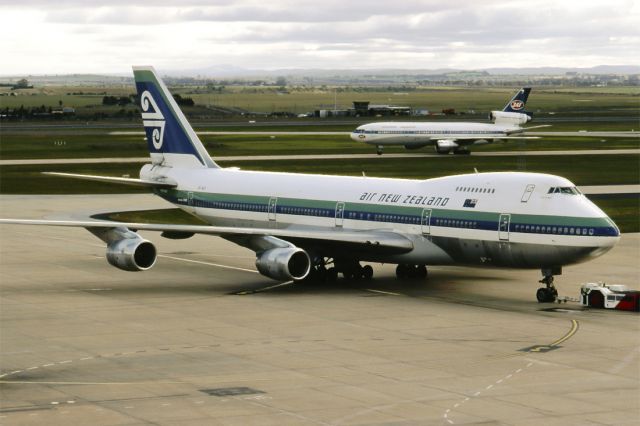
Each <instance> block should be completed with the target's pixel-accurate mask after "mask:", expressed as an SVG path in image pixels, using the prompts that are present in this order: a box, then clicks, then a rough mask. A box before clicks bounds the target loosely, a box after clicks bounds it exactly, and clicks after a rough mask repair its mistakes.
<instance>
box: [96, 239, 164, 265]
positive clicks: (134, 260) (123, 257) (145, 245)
mask: <svg viewBox="0 0 640 426" xmlns="http://www.w3.org/2000/svg"><path fill="white" fill-rule="evenodd" d="M135 235H136V237H134V238H123V239H119V240H115V241H113V242H111V243H110V244H109V245H108V246H107V261H109V263H110V264H111V265H113V266H115V267H116V268H119V269H122V270H124V271H134V272H135V271H146V270H147V269H150V268H151V267H152V266H153V265H154V264H155V263H156V258H157V252H156V247H155V246H154V245H153V244H152V243H151V242H149V241H147V240H145V239H143V238H142V237H140V236H139V235H137V234H135Z"/></svg>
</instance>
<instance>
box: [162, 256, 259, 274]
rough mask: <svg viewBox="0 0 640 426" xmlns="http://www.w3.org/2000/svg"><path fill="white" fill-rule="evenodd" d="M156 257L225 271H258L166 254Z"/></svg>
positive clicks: (255, 272)
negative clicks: (224, 269)
mask: <svg viewBox="0 0 640 426" xmlns="http://www.w3.org/2000/svg"><path fill="white" fill-rule="evenodd" d="M158 257H164V258H167V259H172V260H178V261H181V262H189V263H197V264H199V265H207V266H215V267H217V268H226V269H233V270H236V271H243V272H251V273H254V274H257V273H258V271H256V270H254V269H246V268H240V267H237V266H229V265H221V264H219V263H211V262H203V261H201V260H191V259H184V258H182V257H175V256H167V255H166V254H159V255H158Z"/></svg>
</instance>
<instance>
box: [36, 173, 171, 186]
mask: <svg viewBox="0 0 640 426" xmlns="http://www.w3.org/2000/svg"><path fill="white" fill-rule="evenodd" d="M42 174H43V175H49V176H58V177H66V178H74V179H83V180H93V181H96V182H107V183H119V184H122V185H131V186H142V187H145V188H175V187H176V186H178V184H177V183H175V182H172V181H171V182H170V181H169V180H168V179H167V180H161V181H155V180H142V179H133V178H125V177H113V176H96V175H81V174H76V173H59V172H42Z"/></svg>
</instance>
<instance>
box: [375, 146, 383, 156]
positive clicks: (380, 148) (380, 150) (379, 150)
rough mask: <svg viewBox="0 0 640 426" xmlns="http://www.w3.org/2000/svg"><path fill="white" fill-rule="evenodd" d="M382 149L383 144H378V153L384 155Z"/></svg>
mask: <svg viewBox="0 0 640 426" xmlns="http://www.w3.org/2000/svg"><path fill="white" fill-rule="evenodd" d="M382 149H383V146H382V145H378V146H377V147H376V152H377V153H378V155H382Z"/></svg>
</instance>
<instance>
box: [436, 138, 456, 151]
mask: <svg viewBox="0 0 640 426" xmlns="http://www.w3.org/2000/svg"><path fill="white" fill-rule="evenodd" d="M434 147H435V149H436V152H437V153H438V154H448V153H449V152H451V151H454V150H455V149H457V148H459V147H460V145H458V144H457V143H455V142H454V141H452V140H451V139H441V140H439V141H436V144H435V145H434Z"/></svg>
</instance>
